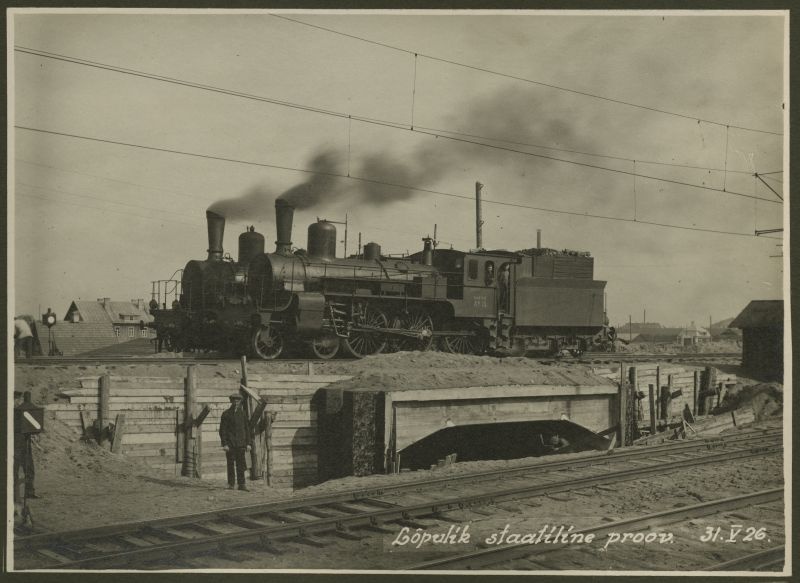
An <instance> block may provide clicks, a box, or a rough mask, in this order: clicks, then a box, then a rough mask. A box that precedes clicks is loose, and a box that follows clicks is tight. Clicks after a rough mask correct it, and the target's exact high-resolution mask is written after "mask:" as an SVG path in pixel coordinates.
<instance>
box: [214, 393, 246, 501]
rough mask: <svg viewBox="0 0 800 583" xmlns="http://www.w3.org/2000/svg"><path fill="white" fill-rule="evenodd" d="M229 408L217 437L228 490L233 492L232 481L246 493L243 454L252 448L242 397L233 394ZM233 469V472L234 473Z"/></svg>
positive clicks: (223, 417)
mask: <svg viewBox="0 0 800 583" xmlns="http://www.w3.org/2000/svg"><path fill="white" fill-rule="evenodd" d="M229 398H230V401H231V406H230V408H229V409H227V410H226V411H225V412H224V413H223V414H222V419H220V422H219V437H220V440H221V441H222V449H224V450H225V457H226V458H227V461H228V489H229V490H233V485H234V480H236V482H238V483H239V489H240V490H244V491H245V492H247V491H248V490H247V486H246V485H245V480H244V471H245V470H246V469H247V466H246V465H245V453H246V452H247V450H249V449H250V447H251V446H252V437H251V435H250V422H249V420H248V419H247V412H246V411H245V410H244V407H243V406H242V396H241V395H240V394H239V393H234V394H232V395H231V396H230V397H229ZM234 469H235V471H234Z"/></svg>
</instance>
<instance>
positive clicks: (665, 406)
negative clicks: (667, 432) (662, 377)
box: [659, 386, 670, 421]
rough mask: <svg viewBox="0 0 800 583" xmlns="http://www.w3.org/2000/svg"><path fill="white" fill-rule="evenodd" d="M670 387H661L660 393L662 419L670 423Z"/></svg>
mask: <svg viewBox="0 0 800 583" xmlns="http://www.w3.org/2000/svg"><path fill="white" fill-rule="evenodd" d="M669 400H670V399H669V387H666V386H664V387H661V391H660V392H659V401H660V402H661V403H660V404H661V415H660V416H659V417H660V419H662V420H664V421H669Z"/></svg>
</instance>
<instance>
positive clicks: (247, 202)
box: [208, 86, 591, 220]
mask: <svg viewBox="0 0 800 583" xmlns="http://www.w3.org/2000/svg"><path fill="white" fill-rule="evenodd" d="M574 118H575V111H574V109H572V108H571V107H570V106H569V104H565V103H563V102H560V103H557V102H555V101H553V100H546V99H542V97H541V95H540V93H537V92H536V90H533V89H529V88H519V87H513V86H512V87H511V88H507V89H504V90H503V91H500V92H498V93H497V94H495V95H493V96H490V97H487V98H484V99H479V100H476V101H473V102H472V104H471V105H470V106H469V107H468V108H467V109H466V111H461V112H454V113H453V114H452V115H451V116H449V117H448V119H446V120H445V121H444V122H443V126H444V128H446V129H452V130H457V131H461V132H464V133H467V134H474V135H482V136H486V137H488V138H497V139H500V138H502V139H506V140H512V141H518V142H526V143H532V144H542V145H548V146H556V147H564V146H567V147H571V148H574V149H584V150H591V144H588V143H587V142H586V141H585V140H583V139H581V136H580V135H579V133H578V132H576V131H575V130H574V125H575V122H574V121H573V120H574ZM424 131H428V130H424ZM456 137H459V138H461V139H463V140H468V141H476V142H486V143H490V144H498V145H504V146H508V147H510V148H514V149H522V150H528V151H531V152H534V153H544V154H547V155H553V156H557V157H565V155H563V154H560V153H559V152H551V151H546V150H545V151H543V150H541V149H535V148H528V147H526V146H523V145H513V144H508V143H502V142H498V141H492V140H486V139H483V138H479V137H469V136H456ZM417 143H418V144H419V145H418V147H417V148H416V149H415V150H414V153H413V154H412V155H410V156H409V155H398V154H397V153H395V152H392V151H391V150H388V149H384V150H376V149H375V148H374V147H372V148H371V149H370V150H369V151H368V153H367V154H366V155H364V156H361V157H354V159H353V160H351V162H350V167H351V176H352V177H353V178H355V179H348V178H347V177H346V175H347V162H346V158H345V155H344V154H343V153H342V152H341V151H340V150H336V149H333V148H326V149H322V150H318V151H317V152H316V153H315V154H314V155H313V157H312V158H311V159H310V160H309V162H308V164H307V165H306V166H305V168H304V169H306V170H308V171H309V175H308V178H307V179H306V180H305V181H303V182H301V183H299V184H297V185H296V186H293V187H291V188H290V189H289V190H286V191H285V192H283V193H277V192H275V191H274V190H273V189H271V188H269V187H267V186H256V187H253V188H251V189H250V190H248V191H247V192H246V193H245V194H243V195H242V196H240V197H236V198H230V199H226V200H222V201H218V202H215V203H214V204H212V205H211V206H210V207H209V209H208V210H211V211H214V212H216V213H218V214H221V215H223V216H225V217H226V218H228V219H233V220H237V219H250V218H271V217H272V215H273V212H274V211H273V207H274V201H275V198H281V199H283V200H285V201H287V202H289V203H290V204H291V205H292V206H294V207H295V208H296V209H299V210H302V209H308V208H312V207H314V208H319V209H320V210H323V209H325V207H326V206H327V205H328V203H333V202H337V203H346V204H365V205H372V206H383V205H386V204H391V203H392V202H398V201H402V200H407V199H410V198H412V197H413V196H416V195H418V194H422V193H420V191H418V190H415V189H414V187H418V188H431V187H433V186H434V185H435V183H436V182H437V181H439V180H441V179H442V178H444V177H446V176H448V175H455V174H456V173H458V174H462V175H463V173H464V172H468V171H470V170H471V169H472V168H473V167H474V166H475V165H476V164H480V165H481V166H484V165H487V164H488V165H492V166H495V167H502V166H504V165H506V164H509V163H510V162H511V160H514V161H515V162H516V163H518V164H521V165H524V167H526V168H530V169H531V170H534V169H539V168H544V169H546V171H547V172H548V175H549V176H553V175H555V174H558V173H562V172H568V171H569V170H570V168H569V167H568V165H566V164H559V163H553V162H552V161H547V160H543V159H540V158H535V157H526V156H524V155H521V154H514V153H512V152H508V151H505V150H501V149H492V148H486V147H483V146H480V145H474V144H469V143H465V142H464V141H461V142H459V141H453V140H449V139H445V138H440V139H436V138H434V137H432V136H423V135H419V136H418V140H417ZM474 172H475V175H474V176H470V177H469V181H468V182H471V181H472V180H475V179H479V178H480V176H478V175H477V174H478V171H474ZM459 180H461V181H462V182H463V178H459Z"/></svg>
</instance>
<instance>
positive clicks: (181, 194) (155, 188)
mask: <svg viewBox="0 0 800 583" xmlns="http://www.w3.org/2000/svg"><path fill="white" fill-rule="evenodd" d="M15 160H16V161H17V162H23V163H25V164H31V165H33V166H39V167H41V168H50V169H51V170H56V171H58V172H69V173H70V174H79V175H81V176H91V177H92V178H99V179H101V180H108V181H109V182H117V183H119V184H127V185H129V186H138V187H139V188H144V189H148V190H160V191H161V192H169V193H170V194H174V195H175V196H182V197H184V198H191V199H192V200H197V196H195V195H192V194H185V193H182V192H177V191H175V190H172V189H170V188H160V187H158V186H149V185H147V184H139V183H138V182H128V181H127V180H118V179H116V178H109V177H107V176H100V175H99V174H91V173H89V172H79V171H78V170H67V169H66V168H59V167H58V166H51V165H49V164H42V163H41V162H32V161H30V160H25V159H24V158H15Z"/></svg>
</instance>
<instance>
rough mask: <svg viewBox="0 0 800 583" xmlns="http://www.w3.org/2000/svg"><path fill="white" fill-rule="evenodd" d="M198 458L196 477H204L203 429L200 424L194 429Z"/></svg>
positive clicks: (195, 466)
mask: <svg viewBox="0 0 800 583" xmlns="http://www.w3.org/2000/svg"><path fill="white" fill-rule="evenodd" d="M192 432H193V434H194V443H195V448H194V449H195V452H196V457H195V459H194V475H195V476H196V477H198V478H202V477H203V428H202V427H201V426H200V425H199V424H198V425H196V426H195V427H194V428H193V429H192Z"/></svg>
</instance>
